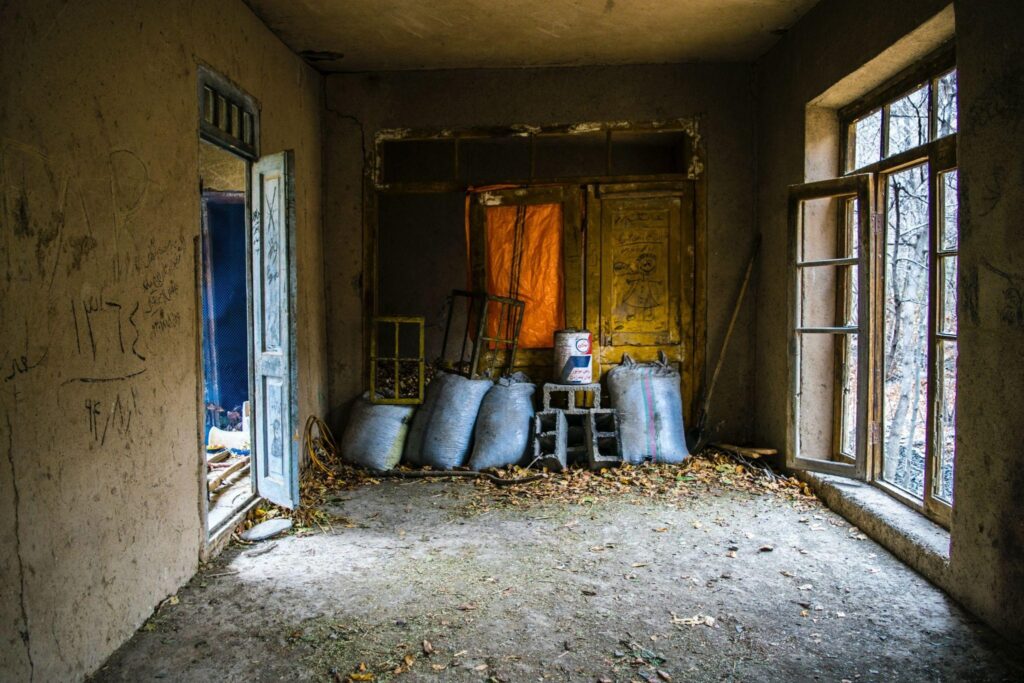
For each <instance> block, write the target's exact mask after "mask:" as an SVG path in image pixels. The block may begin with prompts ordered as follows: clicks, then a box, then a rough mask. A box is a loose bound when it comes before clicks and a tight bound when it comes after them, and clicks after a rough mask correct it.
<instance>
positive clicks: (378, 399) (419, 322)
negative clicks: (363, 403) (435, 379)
mask: <svg viewBox="0 0 1024 683" xmlns="http://www.w3.org/2000/svg"><path fill="white" fill-rule="evenodd" d="M381 324H385V325H388V324H390V325H393V326H394V328H395V336H394V353H393V354H392V355H390V356H381V355H378V353H377V351H378V348H379V344H378V339H377V336H378V334H377V333H378V331H379V330H380V325H381ZM371 325H372V327H371V329H370V402H371V403H379V404H383V405H419V404H421V403H423V386H424V377H425V370H426V356H425V354H424V351H423V349H424V332H423V327H424V319H423V317H422V316H415V315H390V316H374V317H373V319H372V321H371ZM403 325H415V326H416V327H417V330H418V339H419V355H418V356H417V357H415V358H411V357H405V358H403V357H402V355H401V344H400V339H401V330H402V326H403ZM381 361H391V362H393V363H394V370H395V395H394V396H393V397H391V398H387V397H383V396H378V395H377V364H378V363H379V362H381ZM402 363H417V365H418V373H419V386H418V388H417V392H416V396H415V397H410V398H402V397H401V378H402V373H401V364H402Z"/></svg>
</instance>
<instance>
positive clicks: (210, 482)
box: [206, 458, 249, 491]
mask: <svg viewBox="0 0 1024 683" xmlns="http://www.w3.org/2000/svg"><path fill="white" fill-rule="evenodd" d="M248 466H249V459H248V458H245V459H244V460H239V461H238V462H236V463H232V464H231V466H230V467H228V468H226V469H224V470H222V471H220V472H218V473H217V475H216V476H214V477H212V478H207V480H206V487H207V488H208V489H209V490H210V491H213V490H215V489H216V488H217V487H218V486H220V485H221V482H223V481H224V480H225V479H227V478H228V477H229V476H231V475H232V474H233V473H235V472H237V471H238V470H240V469H242V468H243V467H248Z"/></svg>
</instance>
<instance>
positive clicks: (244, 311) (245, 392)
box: [196, 67, 300, 553]
mask: <svg viewBox="0 0 1024 683" xmlns="http://www.w3.org/2000/svg"><path fill="white" fill-rule="evenodd" d="M198 86H199V87H198V96H199V97H198V105H199V107H198V113H199V200H200V206H201V219H200V220H201V226H200V239H199V244H198V245H197V255H196V262H197V264H198V268H197V271H198V272H197V280H198V282H197V291H198V293H199V296H198V297H197V298H198V300H197V306H198V308H199V310H200V312H201V314H200V315H197V323H198V327H199V340H198V341H199V345H200V346H201V354H200V355H201V367H199V368H198V371H199V373H200V375H201V377H200V382H199V385H200V388H201V391H200V394H201V395H200V396H198V397H197V398H198V399H199V402H198V406H197V407H198V409H199V424H200V425H201V426H202V429H201V435H200V444H201V445H200V454H199V455H200V459H201V472H202V476H201V478H200V482H199V483H200V486H201V490H202V495H203V497H204V499H205V501H206V504H205V505H204V506H203V508H202V514H203V516H204V519H205V523H206V524H205V528H206V533H207V538H208V543H207V546H206V548H205V549H204V552H205V553H209V552H215V551H216V550H215V549H216V548H217V547H219V545H220V543H221V542H222V541H223V540H225V539H226V538H227V537H228V535H229V534H230V532H231V530H232V529H233V528H234V526H235V525H236V524H237V523H238V522H240V521H241V519H242V517H243V516H244V514H245V513H246V512H247V511H248V509H249V508H250V507H251V506H252V505H253V504H254V503H255V501H256V500H257V498H265V499H267V500H268V501H270V502H272V503H275V504H277V505H281V506H284V507H288V508H292V507H294V506H295V505H297V504H298V500H299V446H300V444H299V440H298V439H297V438H296V435H297V434H298V419H299V418H298V392H297V390H296V385H297V375H296V369H297V367H298V363H297V348H296V330H295V316H294V302H295V301H296V296H297V295H296V289H295V270H296V263H295V249H294V243H295V202H294V196H295V193H294V184H295V180H294V167H295V161H294V154H293V152H291V151H290V150H285V151H281V152H277V153H276V154H270V155H266V156H263V157H261V156H260V155H259V108H258V106H257V103H256V101H255V100H254V99H253V98H252V97H250V96H249V95H246V94H245V93H244V92H242V91H241V90H240V89H239V88H238V87H237V86H235V85H233V84H232V83H230V82H229V81H227V79H225V78H223V77H222V76H219V75H218V74H216V73H214V72H212V71H210V70H209V69H206V68H205V67H200V69H199V83H198Z"/></svg>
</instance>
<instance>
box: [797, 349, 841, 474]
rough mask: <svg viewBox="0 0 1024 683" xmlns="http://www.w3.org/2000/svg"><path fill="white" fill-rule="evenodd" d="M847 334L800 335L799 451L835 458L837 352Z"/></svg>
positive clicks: (819, 457)
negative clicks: (834, 419) (834, 420)
mask: <svg viewBox="0 0 1024 683" xmlns="http://www.w3.org/2000/svg"><path fill="white" fill-rule="evenodd" d="M845 337H846V335H840V334H798V335H797V343H798V345H799V347H798V348H799V363H798V364H797V396H796V399H797V413H798V414H797V423H796V430H797V433H796V437H797V453H798V454H799V456H800V457H802V458H810V459H814V460H825V461H833V460H834V453H835V450H836V447H835V439H834V427H835V422H833V418H834V412H835V407H836V401H835V391H836V370H835V368H836V366H835V363H836V353H838V351H839V348H840V347H841V342H842V341H843V339H844V338H845Z"/></svg>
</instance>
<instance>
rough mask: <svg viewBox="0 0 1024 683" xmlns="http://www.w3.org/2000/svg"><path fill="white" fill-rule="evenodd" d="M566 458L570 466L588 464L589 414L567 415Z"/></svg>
mask: <svg viewBox="0 0 1024 683" xmlns="http://www.w3.org/2000/svg"><path fill="white" fill-rule="evenodd" d="M565 423H566V426H567V430H566V437H565V456H566V459H567V460H568V461H569V464H570V465H575V464H577V463H585V462H587V426H586V424H587V413H586V412H579V413H567V414H566V415H565Z"/></svg>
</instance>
